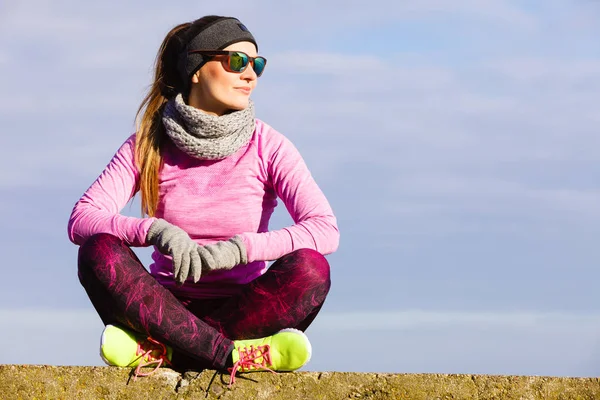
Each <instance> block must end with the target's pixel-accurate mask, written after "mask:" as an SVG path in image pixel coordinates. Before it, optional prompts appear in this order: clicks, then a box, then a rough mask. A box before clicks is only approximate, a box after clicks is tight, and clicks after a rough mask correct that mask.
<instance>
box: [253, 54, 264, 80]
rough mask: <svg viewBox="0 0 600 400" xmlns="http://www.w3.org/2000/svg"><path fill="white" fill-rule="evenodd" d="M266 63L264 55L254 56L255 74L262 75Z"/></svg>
mask: <svg viewBox="0 0 600 400" xmlns="http://www.w3.org/2000/svg"><path fill="white" fill-rule="evenodd" d="M266 64H267V60H266V59H265V58H264V57H256V58H255V59H254V72H256V76H261V75H262V73H263V71H264V70H265V65H266Z"/></svg>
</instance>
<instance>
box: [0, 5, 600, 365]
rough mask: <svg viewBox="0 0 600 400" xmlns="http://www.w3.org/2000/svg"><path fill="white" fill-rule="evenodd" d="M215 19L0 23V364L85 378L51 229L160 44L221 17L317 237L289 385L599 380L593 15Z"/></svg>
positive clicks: (474, 8) (133, 14)
mask: <svg viewBox="0 0 600 400" xmlns="http://www.w3.org/2000/svg"><path fill="white" fill-rule="evenodd" d="M216 3H217V2H204V1H202V2H200V1H178V2H177V5H176V6H174V5H173V4H172V3H168V2H165V1H155V0H146V1H130V2H127V3H123V2H116V1H108V2H95V3H90V2H79V1H75V0H53V1H50V0H47V1H44V0H19V1H17V0H2V1H1V2H0V126H1V127H2V128H1V129H2V132H1V134H0V144H1V150H2V153H3V154H2V157H0V169H1V170H2V173H1V174H0V205H1V206H2V209H3V210H4V213H3V214H2V223H0V227H3V229H0V246H1V247H0V249H1V251H2V254H3V267H2V279H0V326H2V327H3V329H2V330H0V342H1V343H3V345H2V346H1V348H2V351H1V352H0V363H18V364H24V363H34V364H54V365H72V364H75V365H102V362H101V360H100V358H99V356H98V344H99V343H98V341H99V335H100V332H101V330H102V324H101V322H100V320H99V318H98V317H97V316H96V314H95V311H94V310H93V308H92V306H91V304H90V303H89V301H88V299H87V297H86V295H85V293H84V291H83V289H82V288H81V287H80V285H79V282H78V280H77V276H76V253H77V247H76V246H75V245H73V244H71V243H70V242H69V240H68V238H67V234H66V225H67V221H68V218H69V215H70V212H71V209H72V207H73V205H74V203H75V202H76V201H77V200H78V199H79V197H80V196H81V194H82V193H83V192H84V191H85V190H86V189H87V187H88V186H89V185H90V184H91V183H92V182H93V181H94V179H95V178H96V177H97V176H98V174H99V173H100V172H101V171H102V169H103V168H104V166H105V165H106V164H107V162H108V161H109V160H110V158H111V156H112V155H113V154H114V152H115V151H116V149H117V148H118V147H119V146H120V144H121V143H122V142H123V141H124V140H125V139H126V138H127V137H128V136H129V135H130V134H131V133H132V132H133V129H134V125H133V119H134V114H135V111H136V109H137V107H138V105H139V102H140V101H141V99H142V96H143V94H144V92H145V90H146V88H147V86H148V85H149V83H150V72H151V66H152V63H153V60H154V57H155V55H156V50H157V48H158V46H159V44H160V42H161V41H162V38H163V37H164V35H165V34H166V32H167V31H168V30H169V29H170V28H171V27H172V26H174V25H176V24H178V23H180V22H184V21H190V20H193V19H195V18H198V17H200V16H203V15H206V14H220V15H233V16H236V17H238V18H240V19H241V20H242V21H243V22H244V23H245V24H246V25H247V26H248V27H249V29H250V30H251V31H252V32H253V33H254V35H255V36H256V38H257V40H258V41H259V45H260V53H261V54H263V55H264V56H266V57H267V58H268V60H269V64H268V67H267V70H266V72H265V74H264V75H263V77H261V79H260V84H259V86H258V90H257V91H256V92H255V94H254V95H253V96H254V97H253V98H254V101H255V103H256V106H257V116H258V117H259V118H261V119H263V120H265V121H266V122H268V123H269V124H270V125H272V126H273V127H275V128H276V129H277V130H279V131H281V132H282V133H284V134H285V135H286V136H288V137H289V138H290V139H291V140H292V141H293V142H294V143H295V144H296V146H297V147H298V148H299V149H300V151H301V152H302V154H303V155H304V158H305V160H306V162H307V163H308V165H309V167H310V169H311V170H312V172H313V175H314V176H315V178H316V180H317V182H318V183H319V185H320V186H321V188H322V189H323V191H324V192H325V194H326V195H327V196H328V198H329V199H330V202H331V204H332V206H333V208H334V211H335V213H336V215H337V217H338V221H339V226H340V231H341V234H342V237H341V246H340V249H339V251H338V252H337V253H335V254H333V255H331V256H330V257H329V261H330V263H331V265H332V274H333V286H332V290H331V292H330V296H329V298H328V300H327V302H326V305H325V307H324V308H323V311H322V314H321V315H320V316H319V317H318V318H317V320H316V321H315V323H314V324H313V326H312V327H311V328H310V329H309V330H308V332H307V333H308V335H309V337H310V339H311V341H312V342H313V346H314V348H315V354H314V356H313V360H312V361H311V363H310V364H309V365H308V366H307V368H306V369H307V370H320V371H325V370H336V371H376V372H440V373H485V374H529V375H565V376H597V375H599V374H600V301H599V300H600V295H599V294H598V293H599V291H598V289H597V288H598V285H599V284H600V269H599V268H598V267H599V261H600V246H598V244H597V242H598V238H599V237H600V184H599V182H600V155H599V153H598V149H599V148H600V135H599V134H598V126H599V124H600V111H599V109H598V107H599V104H600V44H599V42H598V37H600V24H599V23H598V22H599V20H600V2H598V1H595V0H544V1H538V0H536V1H533V0H529V1H525V0H523V1H516V0H514V1H509V0H453V1H443V0H419V1H416V0H412V1H408V0H402V1H390V0H385V1H384V0H372V1H368V2H365V1H354V0H346V1H338V0H331V1H328V0H325V1H322V0H320V1H317V0H305V1H303V2H301V3H291V4H297V5H290V3H289V2H288V3H285V2H277V1H274V0H257V1H252V2H250V1H238V0H230V1H227V2H220V3H222V5H219V6H216V5H215V4H216ZM138 209H139V202H134V203H133V205H131V206H127V207H126V209H124V210H123V213H125V214H128V215H139V212H138ZM290 222H291V221H290V219H289V217H288V216H287V215H286V213H285V209H284V208H283V207H281V210H279V212H278V213H276V215H275V217H274V220H273V224H272V226H273V228H277V227H281V226H285V225H287V224H289V223H290ZM138 254H140V256H141V257H142V260H143V261H145V262H146V263H148V262H149V260H150V258H149V251H147V249H146V250H140V251H139V252H138Z"/></svg>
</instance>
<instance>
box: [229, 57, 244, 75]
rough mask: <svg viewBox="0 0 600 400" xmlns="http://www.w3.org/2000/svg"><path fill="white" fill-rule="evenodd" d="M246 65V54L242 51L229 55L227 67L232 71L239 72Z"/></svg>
mask: <svg viewBox="0 0 600 400" xmlns="http://www.w3.org/2000/svg"><path fill="white" fill-rule="evenodd" d="M247 65H248V56H247V55H245V54H244V53H233V54H232V55H231V56H229V68H231V70H232V71H235V72H240V71H243V70H244V68H246V66H247Z"/></svg>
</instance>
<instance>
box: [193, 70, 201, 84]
mask: <svg viewBox="0 0 600 400" xmlns="http://www.w3.org/2000/svg"><path fill="white" fill-rule="evenodd" d="M192 83H200V70H198V71H196V72H195V73H194V75H192Z"/></svg>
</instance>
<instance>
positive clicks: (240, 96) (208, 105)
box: [189, 42, 257, 115]
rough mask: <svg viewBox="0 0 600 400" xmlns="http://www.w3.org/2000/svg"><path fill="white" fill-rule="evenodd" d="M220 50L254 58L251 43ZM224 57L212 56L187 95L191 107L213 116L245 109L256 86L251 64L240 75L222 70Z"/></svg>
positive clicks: (254, 54)
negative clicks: (242, 53) (237, 52)
mask: <svg viewBox="0 0 600 400" xmlns="http://www.w3.org/2000/svg"><path fill="white" fill-rule="evenodd" d="M223 50H233V51H242V52H244V53H246V54H248V55H249V56H250V57H256V55H257V54H256V47H255V46H254V44H253V43H252V42H238V43H234V44H232V45H230V46H227V47H225V48H224V49H223ZM226 57H227V56H215V57H214V58H212V59H211V60H210V61H209V62H207V63H206V64H204V65H203V66H202V67H201V68H200V69H199V70H198V71H197V72H196V73H195V74H194V76H193V77H192V86H191V89H190V95H189V105H190V106H192V107H196V108H199V109H201V110H203V111H205V112H207V113H209V114H215V115H223V114H225V113H227V112H228V111H230V110H236V111H237V110H243V109H245V108H246V107H248V101H249V99H250V94H251V93H252V90H254V88H255V87H256V83H257V80H256V79H257V76H256V73H255V72H254V69H253V68H252V65H248V67H247V68H246V69H245V70H244V71H243V72H242V73H237V72H229V71H227V70H225V67H224V66H223V62H224V61H225V59H226Z"/></svg>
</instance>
